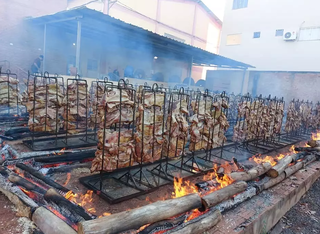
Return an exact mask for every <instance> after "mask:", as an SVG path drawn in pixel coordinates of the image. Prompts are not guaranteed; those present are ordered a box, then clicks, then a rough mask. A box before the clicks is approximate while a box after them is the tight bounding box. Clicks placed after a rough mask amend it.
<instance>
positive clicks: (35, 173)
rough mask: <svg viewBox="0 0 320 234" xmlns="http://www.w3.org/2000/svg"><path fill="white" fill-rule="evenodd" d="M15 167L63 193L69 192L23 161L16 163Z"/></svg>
mask: <svg viewBox="0 0 320 234" xmlns="http://www.w3.org/2000/svg"><path fill="white" fill-rule="evenodd" d="M16 167H18V168H20V169H22V170H24V171H26V172H28V173H30V174H31V175H33V176H34V177H36V178H38V179H40V180H42V181H43V182H44V183H46V184H47V185H50V186H51V187H53V188H55V189H58V190H60V191H62V192H64V193H67V192H69V191H70V190H69V189H67V188H65V187H63V186H62V185H60V184H58V183H56V182H55V181H53V180H51V179H50V178H48V177H46V176H44V175H43V174H42V173H40V172H38V171H37V170H35V169H33V168H32V167H29V166H27V165H25V164H23V163H17V164H16Z"/></svg>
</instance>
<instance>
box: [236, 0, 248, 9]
mask: <svg viewBox="0 0 320 234" xmlns="http://www.w3.org/2000/svg"><path fill="white" fill-rule="evenodd" d="M248 1H249V0H233V6H232V9H233V10H236V9H240V8H246V7H247V6H248Z"/></svg>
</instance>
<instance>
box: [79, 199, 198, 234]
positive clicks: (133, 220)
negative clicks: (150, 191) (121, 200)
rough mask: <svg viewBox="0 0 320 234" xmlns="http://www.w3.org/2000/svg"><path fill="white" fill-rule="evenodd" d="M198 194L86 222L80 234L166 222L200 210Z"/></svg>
mask: <svg viewBox="0 0 320 234" xmlns="http://www.w3.org/2000/svg"><path fill="white" fill-rule="evenodd" d="M201 206H202V203H201V198H200V197H199V195H198V194H189V195H187V196H184V197H179V198H175V199H170V200H166V201H158V202H155V203H152V204H149V205H146V206H143V207H139V208H136V209H133V210H129V211H124V212H120V213H117V214H112V215H110V216H107V217H103V218H99V219H95V220H90V221H84V222H81V223H79V225H78V233H79V234H105V233H109V234H115V233H120V232H123V231H126V230H132V229H139V228H140V227H142V226H143V225H145V224H149V223H155V222H158V221H161V220H165V219H168V218H171V217H174V216H176V215H180V214H182V213H185V212H187V211H190V210H193V209H197V208H200V207H201Z"/></svg>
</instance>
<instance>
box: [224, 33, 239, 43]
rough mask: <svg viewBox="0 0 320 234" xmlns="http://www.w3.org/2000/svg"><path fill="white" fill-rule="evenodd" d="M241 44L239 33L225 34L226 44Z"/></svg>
mask: <svg viewBox="0 0 320 234" xmlns="http://www.w3.org/2000/svg"><path fill="white" fill-rule="evenodd" d="M240 44H241V34H232V35H228V36H227V43H226V45H240Z"/></svg>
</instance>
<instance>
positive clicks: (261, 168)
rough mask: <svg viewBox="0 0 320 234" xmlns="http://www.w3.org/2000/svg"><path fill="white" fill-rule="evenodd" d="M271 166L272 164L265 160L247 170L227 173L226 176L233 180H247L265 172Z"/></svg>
mask: <svg viewBox="0 0 320 234" xmlns="http://www.w3.org/2000/svg"><path fill="white" fill-rule="evenodd" d="M271 167H272V166H271V164H270V163H269V162H265V163H262V164H260V165H258V166H256V167H254V168H252V169H250V170H249V171H243V172H232V173H230V174H229V175H228V177H229V178H230V179H232V180H233V181H249V180H253V179H255V178H257V177H258V176H261V175H263V174H265V173H266V172H267V171H269V170H270V169H271Z"/></svg>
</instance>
